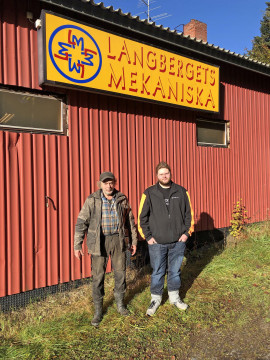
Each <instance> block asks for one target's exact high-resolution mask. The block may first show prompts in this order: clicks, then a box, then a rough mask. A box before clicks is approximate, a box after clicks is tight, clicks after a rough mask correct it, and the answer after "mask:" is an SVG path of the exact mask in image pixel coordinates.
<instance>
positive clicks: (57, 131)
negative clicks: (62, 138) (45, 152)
mask: <svg viewBox="0 0 270 360" xmlns="http://www.w3.org/2000/svg"><path fill="white" fill-rule="evenodd" d="M2 91H4V92H9V93H13V94H21V95H27V96H32V97H40V98H47V99H54V100H55V99H57V100H59V101H61V109H60V111H61V113H60V118H61V128H60V129H45V128H39V127H27V126H16V125H3V124H1V123H0V131H1V130H2V131H15V132H16V131H17V132H28V133H29V132H30V133H42V134H46V133H48V134H64V135H67V105H66V102H65V101H64V96H61V95H60V94H57V95H56V94H47V93H44V92H38V90H37V91H29V90H28V89H27V90H26V91H24V90H22V89H17V88H15V89H14V88H10V87H8V88H6V87H0V92H2Z"/></svg>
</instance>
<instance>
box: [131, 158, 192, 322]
mask: <svg viewBox="0 0 270 360" xmlns="http://www.w3.org/2000/svg"><path fill="white" fill-rule="evenodd" d="M156 175H157V180H158V182H157V183H156V184H155V185H153V186H150V187H149V188H147V189H146V190H145V191H144V193H143V195H142V199H141V203H140V208H139V217H138V229H139V232H140V234H141V236H142V237H143V238H145V239H146V241H147V242H148V249H149V255H150V263H151V266H152V268H153V272H152V276H151V304H150V306H149V308H148V309H147V312H146V314H147V315H149V316H152V315H154V314H155V312H156V310H157V309H158V307H159V305H160V304H161V300H162V293H163V288H164V278H165V274H166V270H168V276H167V287H168V294H169V301H170V303H171V304H174V305H175V306H176V307H177V308H178V309H181V310H186V309H187V307H188V305H187V304H185V303H184V302H183V301H182V300H181V299H180V297H179V289H180V285H181V278H180V267H181V264H182V261H183V258H184V252H185V248H186V241H187V239H188V237H189V236H190V235H191V233H192V231H193V212H192V209H191V205H190V198H189V194H188V192H187V190H186V189H185V188H183V187H182V186H180V185H177V184H175V183H174V182H172V180H171V169H170V166H169V165H168V164H167V163H165V162H164V161H162V162H160V163H159V164H158V165H157V167H156Z"/></svg>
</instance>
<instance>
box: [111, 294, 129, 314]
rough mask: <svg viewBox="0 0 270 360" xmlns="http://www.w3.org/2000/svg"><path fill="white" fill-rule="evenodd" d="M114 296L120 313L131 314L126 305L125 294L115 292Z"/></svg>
mask: <svg viewBox="0 0 270 360" xmlns="http://www.w3.org/2000/svg"><path fill="white" fill-rule="evenodd" d="M114 298H115V302H116V307H117V311H118V312H119V314H120V315H122V316H128V315H130V313H129V311H128V309H127V308H126V306H125V305H124V294H123V295H122V294H121V295H119V294H115V295H114Z"/></svg>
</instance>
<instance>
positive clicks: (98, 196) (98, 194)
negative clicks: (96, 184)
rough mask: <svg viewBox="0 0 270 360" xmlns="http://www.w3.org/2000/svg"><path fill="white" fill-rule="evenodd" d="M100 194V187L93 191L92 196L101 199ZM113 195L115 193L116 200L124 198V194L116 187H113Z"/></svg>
mask: <svg viewBox="0 0 270 360" xmlns="http://www.w3.org/2000/svg"><path fill="white" fill-rule="evenodd" d="M101 195H102V191H101V189H98V190H97V191H95V192H94V193H93V196H94V198H96V199H99V200H101ZM114 195H115V200H116V202H117V201H119V200H123V199H124V198H125V195H124V194H122V193H121V192H120V191H118V190H116V189H115V192H114Z"/></svg>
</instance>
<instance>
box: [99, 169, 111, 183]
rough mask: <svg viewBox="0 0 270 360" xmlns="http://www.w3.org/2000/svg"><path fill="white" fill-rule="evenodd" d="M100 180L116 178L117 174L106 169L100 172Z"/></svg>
mask: <svg viewBox="0 0 270 360" xmlns="http://www.w3.org/2000/svg"><path fill="white" fill-rule="evenodd" d="M99 180H100V181H102V182H104V180H115V176H114V175H113V173H112V172H110V171H105V172H103V173H101V174H100V177H99Z"/></svg>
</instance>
